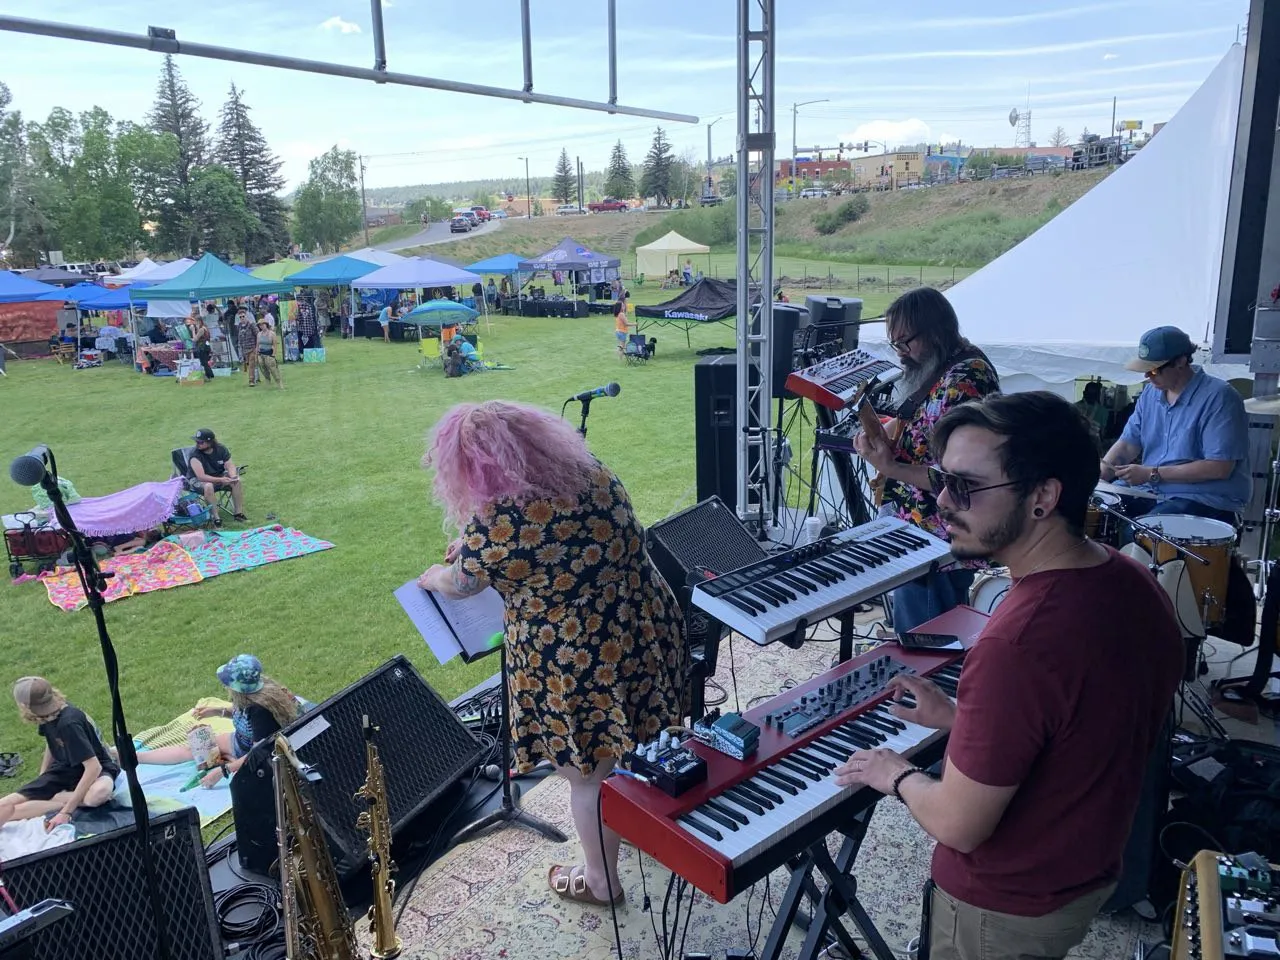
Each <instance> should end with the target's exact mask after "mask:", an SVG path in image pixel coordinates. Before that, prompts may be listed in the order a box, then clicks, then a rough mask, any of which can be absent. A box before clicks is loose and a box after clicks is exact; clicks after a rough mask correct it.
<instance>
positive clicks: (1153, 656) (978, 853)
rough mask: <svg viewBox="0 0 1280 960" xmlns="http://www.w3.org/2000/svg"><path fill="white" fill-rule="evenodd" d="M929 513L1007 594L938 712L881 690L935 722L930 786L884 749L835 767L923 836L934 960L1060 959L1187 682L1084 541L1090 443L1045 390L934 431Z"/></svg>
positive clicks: (1140, 578)
mask: <svg viewBox="0 0 1280 960" xmlns="http://www.w3.org/2000/svg"><path fill="white" fill-rule="evenodd" d="M933 447H934V449H935V450H936V451H937V452H938V455H939V459H940V463H941V470H940V471H939V472H938V473H937V478H938V485H939V487H940V488H941V492H940V493H939V495H938V507H939V511H940V513H941V516H942V519H943V521H944V522H945V523H946V525H947V527H948V531H949V533H950V539H951V549H952V552H953V553H954V554H955V555H956V556H957V557H968V558H985V559H991V560H992V561H994V562H997V563H1000V564H1003V565H1006V566H1008V568H1009V573H1010V575H1011V577H1012V578H1013V582H1014V586H1013V587H1012V588H1011V589H1010V591H1009V593H1008V594H1007V596H1006V598H1005V600H1004V602H1003V603H1002V604H1001V605H1000V606H999V607H998V608H997V609H996V612H995V613H994V614H993V615H992V617H991V619H990V621H989V622H988V623H987V625H986V627H985V629H984V630H983V632H982V635H981V637H980V638H979V640H978V643H977V645H976V646H975V647H974V648H973V650H971V651H970V653H969V654H968V657H967V659H966V663H965V667H964V672H963V674H962V675H961V679H960V685H959V690H958V696H957V699H956V701H955V702H954V703H953V702H952V701H951V700H950V699H948V698H947V697H946V696H945V695H944V694H943V693H942V692H941V691H940V690H939V689H938V688H937V687H936V686H935V685H933V684H932V683H930V682H929V681H925V680H919V679H915V678H910V677H898V678H895V679H894V680H893V681H892V682H891V686H893V687H895V688H896V691H897V696H898V697H899V698H902V697H904V696H910V697H912V698H914V703H913V704H911V705H907V704H905V703H901V702H900V703H899V704H898V705H897V706H895V707H894V710H895V712H896V713H897V714H898V716H899V717H901V718H903V719H909V720H913V721H914V722H916V723H918V724H921V725H923V726H927V727H933V728H937V729H948V730H949V731H950V737H949V740H948V744H947V754H946V758H945V760H944V764H943V770H942V776H941V777H940V778H937V779H935V778H934V777H932V776H930V775H929V774H928V773H926V772H925V771H923V770H920V769H918V768H916V767H913V766H912V765H911V764H910V763H909V762H908V761H907V760H905V759H904V758H903V757H901V756H900V755H898V754H897V753H894V752H893V751H890V750H884V749H876V750H860V751H857V752H856V753H855V754H854V755H853V756H852V757H851V758H850V759H849V760H848V761H846V762H845V763H844V764H843V765H842V766H841V767H838V768H837V770H836V774H835V775H836V778H837V782H838V783H840V784H846V785H847V784H867V785H869V786H871V787H873V788H874V789H876V790H879V791H881V792H882V793H885V794H893V795H895V796H896V797H897V798H898V799H900V800H901V801H902V802H903V803H905V804H906V805H907V807H908V809H909V810H910V811H911V813H912V815H913V816H914V817H915V818H916V820H917V821H918V822H919V823H920V825H921V826H922V827H923V828H924V829H925V830H926V831H927V832H928V833H929V834H930V835H931V836H933V837H934V838H935V839H936V840H937V841H938V843H937V846H936V847H935V849H934V855H933V866H932V877H933V880H934V884H935V885H936V886H935V887H934V889H933V892H932V894H931V902H930V904H929V907H930V911H931V923H930V930H929V936H930V957H931V960H1013V958H1022V957H1032V956H1033V957H1062V956H1064V955H1065V954H1066V953H1067V951H1068V950H1070V949H1071V948H1072V947H1073V946H1075V945H1076V944H1077V943H1079V942H1080V941H1081V940H1082V939H1083V938H1084V935H1085V933H1086V932H1087V930H1088V927H1089V923H1090V921H1091V920H1092V919H1093V917H1094V915H1095V914H1096V913H1097V911H1098V909H1099V908H1100V907H1101V906H1102V905H1103V903H1105V902H1106V900H1107V898H1108V897H1109V896H1110V894H1111V892H1112V891H1113V890H1114V889H1115V884H1116V881H1117V879H1118V878H1119V875H1120V866H1121V858H1122V854H1123V850H1124V846H1125V843H1126V841H1127V839H1128V835H1129V830H1130V826H1131V824H1132V821H1133V816H1134V812H1135V810H1136V809H1137V804H1138V799H1139V795H1140V793H1141V789H1142V780H1143V772H1144V769H1145V767H1146V763H1147V760H1148V758H1149V756H1150V754H1151V751H1152V750H1153V749H1154V747H1155V745H1156V743H1157V740H1158V738H1159V736H1160V732H1161V729H1162V726H1163V724H1164V721H1165V719H1166V718H1167V717H1168V715H1169V712H1170V709H1171V707H1172V702H1173V694H1174V691H1175V689H1176V687H1177V685H1178V682H1179V678H1180V676H1181V671H1182V646H1181V641H1180V635H1179V630H1178V627H1177V624H1176V622H1175V620H1174V616H1173V612H1172V610H1171V608H1170V604H1169V600H1168V598H1167V596H1166V595H1165V593H1164V591H1162V590H1161V589H1160V587H1159V586H1158V585H1157V583H1156V581H1155V579H1154V578H1153V577H1152V576H1151V575H1150V574H1149V573H1148V572H1147V571H1146V570H1145V569H1143V568H1142V567H1141V566H1139V565H1138V564H1137V563H1135V562H1134V561H1132V560H1130V559H1128V558H1127V557H1124V556H1122V555H1121V554H1119V553H1117V552H1116V551H1114V550H1112V549H1111V548H1109V547H1106V546H1103V545H1101V544H1097V543H1094V542H1092V541H1090V540H1088V539H1086V538H1085V536H1084V521H1085V512H1086V509H1087V506H1088V501H1089V496H1090V494H1091V493H1092V491H1093V489H1094V486H1095V485H1096V483H1097V480H1098V470H1099V467H1098V456H1097V448H1096V446H1095V445H1094V442H1093V438H1092V436H1091V435H1090V432H1089V429H1088V427H1087V425H1086V424H1085V423H1084V421H1083V419H1082V418H1081V416H1080V414H1079V413H1078V411H1076V410H1075V409H1074V408H1073V407H1072V406H1071V404H1069V403H1068V402H1067V401H1066V400H1063V399H1062V398H1060V397H1057V396H1054V395H1052V394H1049V393H1020V394H1014V395H1011V396H1006V397H992V398H988V399H986V400H983V401H981V402H978V403H968V404H964V405H963V406H961V407H958V408H956V409H955V410H953V411H952V412H951V413H949V414H947V415H946V416H945V417H943V418H942V419H941V420H940V421H939V422H938V424H937V427H936V428H935V431H934V434H933Z"/></svg>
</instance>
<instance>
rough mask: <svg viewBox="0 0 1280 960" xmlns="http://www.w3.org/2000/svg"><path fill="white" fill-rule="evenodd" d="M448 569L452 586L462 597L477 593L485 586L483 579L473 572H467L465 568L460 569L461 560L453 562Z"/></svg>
mask: <svg viewBox="0 0 1280 960" xmlns="http://www.w3.org/2000/svg"><path fill="white" fill-rule="evenodd" d="M449 570H450V572H451V573H452V575H453V588H454V589H455V590H457V591H458V592H459V593H460V594H462V595H463V596H464V597H469V596H471V595H473V594H476V593H479V592H480V591H481V590H483V589H484V588H485V583H484V581H483V580H481V579H480V578H479V577H477V576H476V575H475V574H471V573H467V571H466V570H464V569H462V562H461V561H456V562H455V563H453V565H452V566H450V567H449Z"/></svg>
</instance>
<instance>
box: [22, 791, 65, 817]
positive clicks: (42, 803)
mask: <svg viewBox="0 0 1280 960" xmlns="http://www.w3.org/2000/svg"><path fill="white" fill-rule="evenodd" d="M58 796H61V797H62V799H61V800H59V799H58V797H54V798H53V799H52V800H27V801H26V802H25V803H20V804H18V805H17V806H16V807H14V808H13V814H12V816H10V818H9V819H10V820H35V819H36V818H37V817H43V816H45V815H47V814H50V813H57V812H58V811H59V810H61V809H62V805H63V804H64V803H65V802H66V798H67V797H68V796H70V794H59V795H58Z"/></svg>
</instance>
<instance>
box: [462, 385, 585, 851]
mask: <svg viewBox="0 0 1280 960" xmlns="http://www.w3.org/2000/svg"><path fill="white" fill-rule="evenodd" d="M586 405H587V401H585V400H584V401H583V407H585V406H586ZM498 656H499V657H501V658H502V668H501V670H502V731H501V734H500V736H499V737H498V742H499V743H500V744H501V746H502V759H501V771H502V772H501V776H502V806H500V807H499V808H498V809H497V810H495V811H493V813H486V814H485V815H484V816H483V817H481V818H480V819H479V820H476V821H474V822H472V823H469V824H467V826H465V827H463V828H462V829H461V830H459V831H458V833H457V835H456V836H455V837H454V838H453V842H454V843H462V842H463V841H466V840H470V839H471V838H472V837H474V836H476V835H477V834H479V833H480V832H481V831H484V830H487V829H488V828H489V827H492V826H494V825H495V824H505V823H516V824H519V825H521V826H524V827H528V828H529V829H530V830H536V831H537V832H538V833H540V834H542V835H543V836H544V837H546V838H547V839H548V840H554V841H555V842H556V843H565V842H566V841H567V840H568V839H569V838H568V837H566V836H565V835H564V834H563V833H561V832H560V831H559V830H557V829H556V828H555V827H553V826H552V825H551V824H549V823H547V822H546V821H545V820H540V819H538V818H537V817H535V816H534V815H533V814H531V813H527V812H526V811H524V810H521V809H520V807H519V801H520V786H519V784H517V783H513V782H512V780H511V759H512V758H511V722H510V721H511V701H510V699H509V696H510V683H509V681H508V679H507V647H506V644H505V643H504V644H503V645H502V646H501V647H499V653H498Z"/></svg>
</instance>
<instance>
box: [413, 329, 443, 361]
mask: <svg viewBox="0 0 1280 960" xmlns="http://www.w3.org/2000/svg"><path fill="white" fill-rule="evenodd" d="M418 352H419V353H421V354H422V365H423V366H424V367H430V366H437V367H442V366H444V360H443V359H442V358H441V356H440V341H439V340H438V339H437V338H436V337H429V336H424V337H423V338H422V340H420V341H419V343H418Z"/></svg>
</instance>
